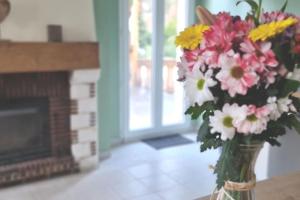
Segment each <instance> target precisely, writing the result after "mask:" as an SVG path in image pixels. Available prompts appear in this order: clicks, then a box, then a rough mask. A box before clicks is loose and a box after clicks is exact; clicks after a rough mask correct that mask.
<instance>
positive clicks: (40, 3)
mask: <svg viewBox="0 0 300 200" xmlns="http://www.w3.org/2000/svg"><path fill="white" fill-rule="evenodd" d="M10 2H11V4H12V10H11V13H10V15H9V16H8V18H7V19H6V20H5V21H4V23H3V24H2V25H1V29H2V30H1V32H2V39H10V40H13V41H47V25H48V24H59V25H62V26H63V36H64V41H96V33H95V23H94V9H93V0H10Z"/></svg>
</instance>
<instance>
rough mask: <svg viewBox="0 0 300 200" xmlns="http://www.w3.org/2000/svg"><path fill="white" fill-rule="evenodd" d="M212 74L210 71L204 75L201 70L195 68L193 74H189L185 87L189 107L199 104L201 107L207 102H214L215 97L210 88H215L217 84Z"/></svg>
mask: <svg viewBox="0 0 300 200" xmlns="http://www.w3.org/2000/svg"><path fill="white" fill-rule="evenodd" d="M212 73H213V71H212V70H208V71H207V72H206V73H205V74H203V73H202V72H201V71H200V70H199V69H197V68H195V69H193V71H192V72H191V73H188V74H187V76H186V81H185V84H184V87H185V91H186V96H187V98H188V103H189V105H194V104H195V103H197V104H198V105H199V106H201V105H202V104H203V103H205V102H207V101H213V100H214V96H213V94H212V93H211V91H210V89H209V88H210V87H213V86H215V85H216V84H217V82H216V81H214V80H213V79H212V78H211V77H212Z"/></svg>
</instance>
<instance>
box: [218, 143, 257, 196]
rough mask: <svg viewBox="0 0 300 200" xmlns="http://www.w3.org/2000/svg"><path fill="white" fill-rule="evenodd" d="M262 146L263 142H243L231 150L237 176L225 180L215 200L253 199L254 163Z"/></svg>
mask: <svg viewBox="0 0 300 200" xmlns="http://www.w3.org/2000/svg"><path fill="white" fill-rule="evenodd" d="M262 147H263V143H253V144H244V145H239V148H238V151H235V152H233V154H234V157H235V159H234V160H233V163H234V164H233V168H235V169H234V170H235V171H236V172H237V173H236V174H237V176H239V177H237V178H235V180H233V181H232V180H228V181H226V182H225V185H224V187H223V188H222V189H221V190H220V192H219V196H218V197H217V200H255V185H256V175H255V164H256V160H257V157H258V155H259V153H260V151H261V149H262ZM226 153H228V152H223V151H222V154H226ZM221 156H222V155H221ZM230 170H232V169H230Z"/></svg>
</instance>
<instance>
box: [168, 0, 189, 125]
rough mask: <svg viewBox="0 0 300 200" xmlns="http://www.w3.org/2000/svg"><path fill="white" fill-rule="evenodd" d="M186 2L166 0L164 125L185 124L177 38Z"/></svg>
mask: <svg viewBox="0 0 300 200" xmlns="http://www.w3.org/2000/svg"><path fill="white" fill-rule="evenodd" d="M185 5H187V4H186V1H183V0H165V25H164V36H165V40H164V45H163V46H164V55H163V56H164V57H163V62H164V64H163V125H174V124H181V123H184V116H183V112H184V109H183V108H184V104H183V86H182V84H181V83H178V82H177V81H176V79H177V68H176V58H177V50H176V48H175V44H174V41H175V37H176V35H177V32H178V30H180V29H181V27H180V26H181V25H180V24H182V22H184V21H185V19H186V17H185V16H186V13H185V10H187V9H185Z"/></svg>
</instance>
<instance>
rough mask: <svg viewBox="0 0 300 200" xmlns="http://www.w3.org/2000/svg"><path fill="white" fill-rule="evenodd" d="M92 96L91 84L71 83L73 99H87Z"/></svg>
mask: <svg viewBox="0 0 300 200" xmlns="http://www.w3.org/2000/svg"><path fill="white" fill-rule="evenodd" d="M89 97H90V85H89V84H71V99H73V100H77V99H86V98H89Z"/></svg>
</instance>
